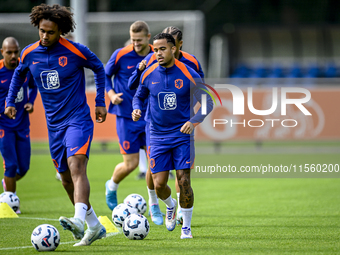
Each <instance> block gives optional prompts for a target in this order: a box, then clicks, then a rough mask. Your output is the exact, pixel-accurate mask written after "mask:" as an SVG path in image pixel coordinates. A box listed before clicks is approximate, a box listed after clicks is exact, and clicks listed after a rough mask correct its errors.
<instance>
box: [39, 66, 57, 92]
mask: <svg viewBox="0 0 340 255" xmlns="http://www.w3.org/2000/svg"><path fill="white" fill-rule="evenodd" d="M40 77H41V82H42V86H43V88H44V89H57V88H59V87H60V82H59V74H58V72H57V71H56V70H50V71H43V72H41V74H40Z"/></svg>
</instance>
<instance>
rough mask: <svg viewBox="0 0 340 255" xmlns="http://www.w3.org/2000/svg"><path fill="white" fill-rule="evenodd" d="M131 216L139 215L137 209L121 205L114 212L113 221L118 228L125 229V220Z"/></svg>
mask: <svg viewBox="0 0 340 255" xmlns="http://www.w3.org/2000/svg"><path fill="white" fill-rule="evenodd" d="M130 214H137V209H135V208H132V207H131V206H129V205H127V204H124V203H121V204H119V205H117V206H116V207H115V208H114V209H113V211H112V221H113V223H114V224H115V225H116V226H117V227H123V224H124V220H125V218H126V217H127V216H129V215H130Z"/></svg>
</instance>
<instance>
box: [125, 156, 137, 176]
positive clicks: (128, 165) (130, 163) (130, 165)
mask: <svg viewBox="0 0 340 255" xmlns="http://www.w3.org/2000/svg"><path fill="white" fill-rule="evenodd" d="M124 163H125V167H126V171H128V172H129V173H130V172H132V171H133V170H135V169H136V168H137V166H138V159H137V160H129V161H126V162H124Z"/></svg>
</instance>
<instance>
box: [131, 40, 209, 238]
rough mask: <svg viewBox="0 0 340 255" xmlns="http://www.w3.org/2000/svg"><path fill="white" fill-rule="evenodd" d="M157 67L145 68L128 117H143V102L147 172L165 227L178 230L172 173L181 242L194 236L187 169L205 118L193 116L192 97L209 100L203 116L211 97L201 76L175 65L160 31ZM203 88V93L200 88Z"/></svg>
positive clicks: (171, 50)
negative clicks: (145, 108) (177, 190)
mask: <svg viewBox="0 0 340 255" xmlns="http://www.w3.org/2000/svg"><path fill="white" fill-rule="evenodd" d="M153 46H154V52H155V56H156V58H157V61H158V63H156V64H153V65H152V66H150V67H149V68H148V69H147V70H145V71H144V72H143V74H142V76H141V80H140V85H139V87H138V90H137V92H136V94H135V96H134V98H133V109H134V110H133V112H132V119H133V120H134V121H138V120H139V119H140V118H141V116H142V111H141V109H142V107H143V104H144V100H146V99H147V98H148V97H149V105H150V108H149V109H150V111H149V114H150V120H151V123H150V146H151V147H150V168H151V172H152V177H153V181H154V185H155V190H156V193H157V196H158V197H159V198H160V199H161V200H162V201H163V202H164V203H165V204H166V206H167V210H166V219H165V222H166V227H167V229H168V230H169V231H172V230H174V228H175V226H176V199H174V198H172V197H171V189H170V187H169V186H168V185H167V182H168V177H169V171H170V170H172V169H176V177H177V180H178V185H179V187H180V205H181V207H182V214H183V227H182V231H181V239H185V238H192V235H191V217H192V211H193V203H194V194H193V190H192V188H191V184H190V168H191V167H192V166H193V162H194V154H195V151H194V136H193V135H194V134H193V130H194V127H195V126H196V125H198V124H199V123H200V122H202V121H203V120H204V118H205V116H204V115H202V114H201V111H200V110H199V111H198V112H197V113H196V114H195V115H194V112H193V106H194V105H193V103H192V102H193V100H192V99H193V97H195V98H196V100H198V101H201V96H202V94H205V95H206V96H207V113H210V111H211V110H212V108H213V103H212V99H211V97H210V96H209V95H208V94H206V92H205V91H204V90H203V89H204V86H203V85H202V84H201V83H199V82H196V81H200V80H201V78H200V76H199V75H198V74H197V73H196V72H195V71H194V70H193V69H191V68H190V67H189V66H187V65H185V64H183V63H182V62H180V61H178V60H177V59H176V58H175V56H174V54H175V52H176V46H175V40H174V38H173V37H172V35H170V34H166V33H161V34H158V35H156V36H155V37H154V38H153ZM201 88H202V89H201Z"/></svg>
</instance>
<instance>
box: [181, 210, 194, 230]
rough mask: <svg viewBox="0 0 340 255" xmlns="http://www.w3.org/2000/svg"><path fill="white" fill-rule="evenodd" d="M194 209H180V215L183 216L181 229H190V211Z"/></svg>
mask: <svg viewBox="0 0 340 255" xmlns="http://www.w3.org/2000/svg"><path fill="white" fill-rule="evenodd" d="M193 210H194V207H191V208H182V215H183V226H182V228H191V218H192V211H193Z"/></svg>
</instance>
